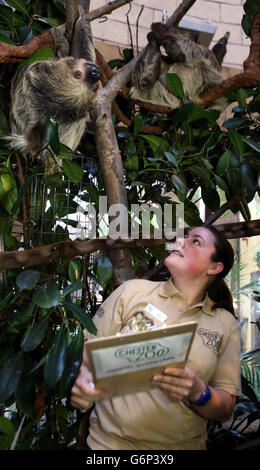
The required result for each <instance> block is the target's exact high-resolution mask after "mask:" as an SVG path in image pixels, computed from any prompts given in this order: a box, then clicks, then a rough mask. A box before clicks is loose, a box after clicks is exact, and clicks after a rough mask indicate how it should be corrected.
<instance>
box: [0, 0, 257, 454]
mask: <svg viewBox="0 0 260 470" xmlns="http://www.w3.org/2000/svg"><path fill="white" fill-rule="evenodd" d="M7 3H8V5H10V6H12V7H13V9H12V8H10V7H9V6H5V5H0V40H1V41H5V42H8V43H12V44H24V43H26V42H27V41H28V40H29V39H30V38H32V37H33V36H34V35H38V34H41V33H42V32H43V31H44V30H46V29H47V28H49V27H50V26H57V25H59V24H62V23H64V22H65V11H64V4H63V3H64V2H62V1H59V0H47V1H46V0H38V1H37V8H36V6H35V2H34V1H30V0H29V1H25V0H24V1H23V0H19V1H8V2H7ZM39 57H40V58H41V59H52V58H53V52H52V51H50V50H47V51H46V50H40V51H37V53H36V54H35V55H34V56H33V57H31V58H30V59H29V61H32V60H38V59H39ZM131 57H132V51H131V50H125V51H124V59H123V60H122V61H121V62H122V63H118V62H115V63H111V66H114V65H115V66H117V67H119V66H122V65H124V64H125V63H126V62H127V61H129V60H130V59H131ZM27 62H28V61H26V63H27ZM22 65H23V64H21V66H22ZM14 71H15V66H14V64H0V74H1V78H2V86H1V87H0V132H1V134H2V135H5V134H7V133H8V132H9V127H8V106H9V96H8V91H9V86H10V79H11V77H12V76H13V73H14ZM167 79H168V85H169V86H170V87H171V88H172V90H173V91H174V92H175V93H177V94H178V96H181V97H182V99H183V101H184V104H183V106H181V107H180V108H179V109H178V110H176V111H175V112H173V113H171V114H169V116H167V119H166V120H164V119H162V118H161V116H157V115H154V113H152V112H151V111H146V110H144V109H142V110H140V111H138V112H136V114H135V116H134V118H133V125H132V126H131V127H130V128H129V129H127V130H124V131H122V130H120V129H119V128H118V125H119V124H120V123H119V121H118V119H117V117H116V116H114V125H115V129H116V132H117V138H118V142H119V146H120V150H121V156H122V160H123V165H124V172H125V184H126V188H127V196H128V203H129V205H130V204H142V203H146V204H151V202H152V203H153V204H160V205H161V206H163V205H164V204H165V203H172V201H171V199H170V198H169V196H168V193H173V194H174V195H175V196H176V200H178V201H179V202H178V203H182V204H184V207H185V222H186V223H187V225H190V226H194V225H200V224H201V223H202V220H201V218H200V215H199V211H198V207H197V203H198V199H200V198H201V199H202V200H203V202H204V203H205V204H206V206H207V208H208V209H210V210H211V211H212V212H214V211H217V210H218V209H219V208H220V206H221V202H222V201H221V198H220V196H219V194H220V191H221V194H222V195H223V198H224V200H225V201H228V202H230V201H234V200H235V201H236V203H235V204H234V205H232V206H230V210H231V211H232V212H234V213H237V212H238V211H239V212H240V213H241V215H242V217H243V218H244V220H246V221H247V220H249V219H250V217H251V215H250V210H249V206H248V204H249V202H250V201H252V200H253V198H254V197H255V195H256V194H257V193H258V194H259V188H258V175H259V170H260V163H259V153H260V146H259V141H260V127H259V110H260V89H259V88H257V87H254V88H247V89H239V90H237V91H234V92H232V93H231V94H230V95H229V96H228V100H229V102H230V103H231V102H237V105H234V107H233V110H232V117H231V118H230V119H228V120H226V121H225V122H224V123H223V125H222V126H221V127H220V125H219V123H218V118H219V112H217V111H207V110H204V109H202V108H200V107H199V106H197V105H195V104H194V103H192V102H191V101H189V100H187V99H186V97H185V96H184V93H183V88H182V84H181V82H180V80H179V78H178V77H176V76H174V75H173V76H169V77H168V78H167ZM116 100H117V104H118V105H119V106H120V108H121V110H122V111H123V112H124V114H125V116H127V117H128V118H129V119H132V117H133V116H132V113H133V111H132V107H131V106H130V105H129V102H128V101H127V100H124V99H123V98H122V97H121V96H118V97H117V98H116ZM144 125H149V126H150V127H151V126H154V125H155V129H156V126H160V127H161V129H162V132H161V134H162V135H156V134H155V133H152V132H151V133H149V134H148V133H147V132H144V131H143V129H144V127H143V126H144ZM46 136H47V142H48V145H49V148H50V151H51V152H52V153H53V155H54V156H57V157H58V158H59V159H61V161H62V164H61V166H60V168H59V171H58V172H57V173H56V174H54V175H51V176H50V175H46V174H45V171H44V168H42V167H40V166H37V167H36V166H35V167H33V166H32V164H31V163H30V162H28V161H27V159H26V158H25V157H21V162H22V166H23V171H24V175H23V176H24V181H23V183H22V184H21V183H20V181H19V178H18V173H19V171H18V167H17V160H16V157H15V155H14V154H13V153H11V152H10V151H9V150H7V149H6V147H5V146H4V143H3V142H2V141H1V140H0V236H1V239H2V240H3V242H4V246H5V250H7V251H9V250H18V249H19V248H22V249H23V248H25V247H26V244H27V247H37V246H44V245H47V244H50V243H53V242H54V241H64V240H67V239H69V238H71V233H72V232H71V229H72V228H75V227H76V221H75V219H73V218H72V217H71V214H75V212H76V210H77V207H78V205H81V208H82V211H83V213H84V215H85V214H86V212H87V209H85V206H84V203H91V204H92V205H93V206H94V207H95V209H96V212H97V213H98V209H99V206H98V204H99V201H98V197H99V195H104V194H105V190H104V181H103V176H102V172H101V169H100V168H99V165H98V156H97V150H96V145H95V140H94V133H93V130H92V129H91V128H90V129H88V130H87V132H86V136H85V138H83V139H82V142H81V145H80V149H79V150H80V152H81V153H82V154H83V156H84V157H85V159H83V160H81V159H80V158H79V156H78V154H73V153H72V151H71V150H70V149H68V148H67V147H65V146H63V145H61V144H60V142H59V141H58V138H57V129H56V128H55V123H53V122H52V120H49V121H48V122H47V123H46ZM82 161H83V163H82ZM89 162H91V165H92V167H91V168H90V166H89ZM93 168H94V169H93ZM79 185H80V186H79ZM79 187H80V189H79ZM26 199H27V200H30V201H33V202H34V206H33V205H32V204H31V205H30V204H28V207H29V214H28V213H27V214H25V212H24V208H23V204H24V201H25V200H26ZM176 205H177V202H174V203H173V204H172V211H173V214H172V216H173V217H172V220H174V216H175V211H176ZM28 207H27V208H28ZM25 215H27V219H26V220H25ZM17 222H19V223H20V224H22V225H23V226H24V225H25V222H26V227H27V237H26V240H25V238H24V239H22V240H21V239H19V237H17V236H16V234H15V233H14V225H15V224H16V223H17ZM27 222H29V223H28V224H27ZM140 222H141V219H140ZM152 224H153V217H152V216H151V226H152ZM95 236H98V232H97V233H96V234H95ZM166 253H167V252H166V250H165V248H164V247H163V246H154V247H149V248H142V249H140V248H136V249H135V250H133V252H132V264H133V267H134V269H135V270H136V273H137V274H138V275H140V272H141V268H142V269H143V272H146V271H147V270H149V269H151V268H153V267H154V266H156V265H157V264H158V262H159V261H160V260H161V259H163V257H164V256H165V255H166ZM2 274H3V276H2V277H3V282H2V284H1V286H0V288H1V298H0V326H1V333H0V409H1V416H0V449H9V448H15V449H66V448H76V446H77V433H78V416H77V413H76V412H75V410H72V409H71V407H70V401H69V393H70V387H71V385H72V383H73V381H74V378H75V376H76V374H77V370H78V367H79V364H80V362H81V357H82V344H83V330H84V329H87V330H89V331H91V332H92V333H93V334H95V332H96V331H95V327H94V325H93V322H92V317H93V314H94V313H95V311H96V309H97V307H98V305H99V304H100V303H101V302H102V300H103V299H104V298H106V296H107V295H108V294H109V293H110V292H111V290H113V287H114V286H113V266H112V264H111V262H110V259H109V257H108V256H107V254H105V253H103V254H100V253H98V254H97V256H96V257H95V258H94V259H91V258H90V257H86V258H84V259H82V258H81V257H79V258H76V259H74V260H68V259H66V258H64V259H63V260H59V261H55V262H54V261H52V262H49V263H46V264H43V265H36V266H33V267H32V268H28V269H22V268H20V269H12V270H8V272H6V273H2ZM161 276H164V273H162V274H160V276H159V275H158V278H162V277H161ZM92 283H93V284H94V288H93V289H92V287H91V285H92ZM252 365H253V366H254V367H255V368H256V367H258V365H257V363H255V362H253V360H252V362H249V359H248V358H247V359H245V362H244V369H243V370H244V375H245V377H247V378H246V380H249V379H250V380H249V381H250V383H251V379H252V380H253V381H254V384H253V386H255V385H256V383H258V382H257V380H258V378H257V377H259V376H258V375H257V374H256V375H254V376H253V377H251V376H249V373H251V372H249V371H251V366H252ZM246 374H247V375H246Z"/></svg>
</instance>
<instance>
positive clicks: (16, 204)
mask: <svg viewBox="0 0 260 470" xmlns="http://www.w3.org/2000/svg"><path fill="white" fill-rule="evenodd" d="M38 176H39V175H38V174H36V175H31V176H29V178H28V179H27V180H26V181H25V183H24V184H23V185H22V187H21V188H20V190H19V193H18V197H17V199H16V201H15V202H14V205H13V207H12V210H11V215H15V214H16V213H17V211H18V209H19V207H20V205H21V203H22V199H23V198H24V196H25V194H26V193H27V191H28V189H29V188H30V186H31V184H32V182H33V181H34V180H35V179H36V178H37V177H38Z"/></svg>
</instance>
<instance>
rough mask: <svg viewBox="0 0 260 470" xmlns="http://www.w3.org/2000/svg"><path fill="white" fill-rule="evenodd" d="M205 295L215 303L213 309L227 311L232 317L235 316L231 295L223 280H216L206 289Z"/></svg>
mask: <svg viewBox="0 0 260 470" xmlns="http://www.w3.org/2000/svg"><path fill="white" fill-rule="evenodd" d="M207 293H208V296H209V298H210V299H211V300H213V302H215V303H214V305H213V309H216V308H224V309H225V310H228V311H229V312H230V313H232V315H234V317H235V316H236V315H235V310H234V305H233V298H232V294H231V292H230V290H229V288H228V286H227V284H226V283H225V281H224V279H218V278H216V279H215V280H214V281H213V282H212V283H211V284H210V286H209V287H208V290H207Z"/></svg>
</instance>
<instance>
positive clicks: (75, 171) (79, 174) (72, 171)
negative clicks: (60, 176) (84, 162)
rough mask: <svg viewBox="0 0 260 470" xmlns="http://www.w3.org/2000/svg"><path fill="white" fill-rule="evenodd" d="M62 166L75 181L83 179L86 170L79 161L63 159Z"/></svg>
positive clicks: (68, 176)
mask: <svg viewBox="0 0 260 470" xmlns="http://www.w3.org/2000/svg"><path fill="white" fill-rule="evenodd" d="M62 168H63V171H64V173H65V175H66V176H67V178H69V179H70V180H71V181H73V182H74V183H78V182H80V181H82V179H83V176H84V171H83V169H82V168H81V167H80V166H79V165H78V164H77V163H74V162H71V161H70V160H62Z"/></svg>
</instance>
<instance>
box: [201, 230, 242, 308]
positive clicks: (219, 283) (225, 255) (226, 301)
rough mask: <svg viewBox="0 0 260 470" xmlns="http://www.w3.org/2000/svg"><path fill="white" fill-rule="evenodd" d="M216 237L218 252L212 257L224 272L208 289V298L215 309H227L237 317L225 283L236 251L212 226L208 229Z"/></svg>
mask: <svg viewBox="0 0 260 470" xmlns="http://www.w3.org/2000/svg"><path fill="white" fill-rule="evenodd" d="M207 229H208V230H210V231H211V232H212V233H213V235H214V237H215V248H216V251H215V253H214V254H213V256H212V261H216V262H218V261H221V262H222V263H223V265H224V269H223V271H221V273H219V274H218V275H217V276H216V278H215V280H214V281H213V282H212V283H211V284H210V285H209V287H208V289H207V293H208V296H209V297H210V299H211V300H213V301H214V302H215V304H214V307H213V308H225V309H226V310H228V311H229V312H230V313H232V315H234V316H235V311H234V305H233V299H232V294H231V292H230V290H229V288H228V286H227V284H226V283H225V281H224V279H223V278H224V277H225V276H226V275H227V274H228V273H229V271H230V269H231V268H232V266H233V263H234V251H233V248H232V246H231V244H230V243H229V241H228V240H226V238H225V237H224V236H223V235H222V234H221V232H220V231H219V230H218V229H217V228H215V227H212V226H209V227H207Z"/></svg>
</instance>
